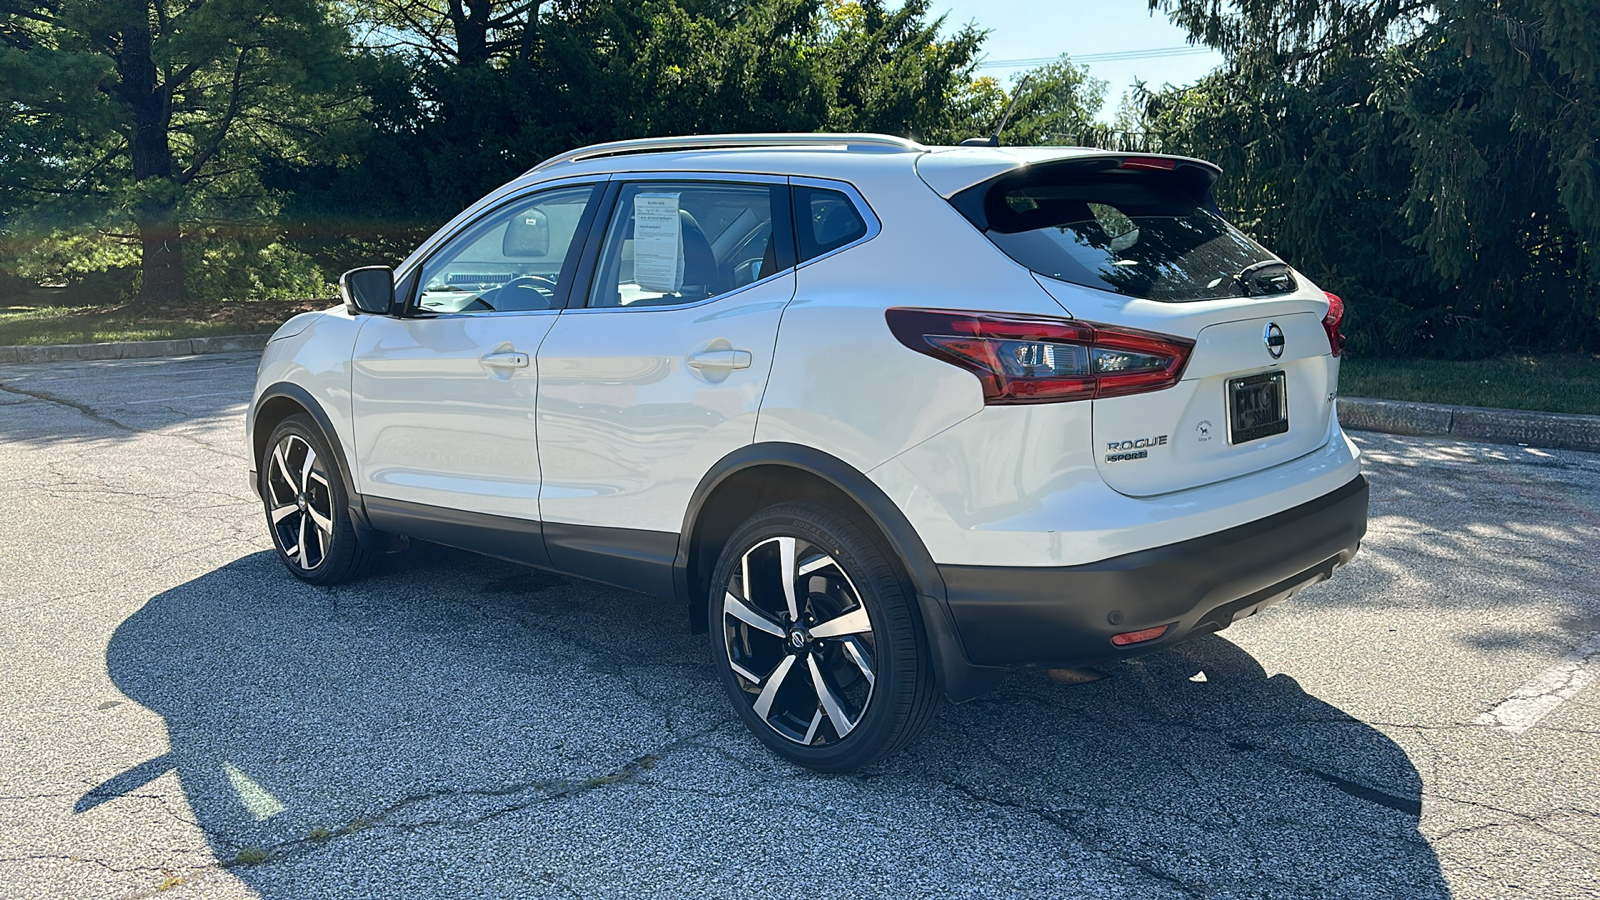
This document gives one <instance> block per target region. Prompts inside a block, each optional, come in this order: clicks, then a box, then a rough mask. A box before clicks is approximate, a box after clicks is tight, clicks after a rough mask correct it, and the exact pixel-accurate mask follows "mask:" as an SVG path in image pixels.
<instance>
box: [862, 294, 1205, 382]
mask: <svg viewBox="0 0 1600 900" xmlns="http://www.w3.org/2000/svg"><path fill="white" fill-rule="evenodd" d="M884 317H885V318H886V319H887V320H888V322H889V330H890V331H892V332H894V336H895V337H896V338H897V339H899V341H900V343H902V344H905V345H906V346H907V347H910V348H911V349H912V350H915V351H917V352H918V353H926V354H927V355H929V356H931V357H933V358H934V359H938V360H942V361H944V362H947V363H951V364H953V365H957V366H960V367H961V368H963V369H966V370H967V371H969V372H971V373H973V374H974V375H976V376H978V381H979V382H981V383H982V384H983V402H984V403H985V404H988V405H990V406H1003V405H1012V404H1018V403H1058V402H1062V401H1066V400H1090V399H1094V398H1097V397H1120V396H1123V395H1125V394H1141V393H1144V392H1146V391H1159V390H1161V389H1162V388H1169V387H1172V386H1173V385H1175V384H1177V383H1178V379H1179V378H1181V377H1182V376H1183V367H1184V366H1185V365H1186V364H1187V363H1188V362H1189V351H1191V350H1192V349H1194V341H1190V340H1185V339H1184V338H1180V337H1172V336H1170V335H1165V334H1156V333H1154V332H1150V331H1139V330H1136V329H1132V328H1114V327H1112V326H1109V325H1098V324H1095V323H1093V322H1080V321H1077V320H1075V319H1055V318H1047V317H1044V316H1023V315H1011V314H1006V313H980V312H961V311H957V310H948V309H904V308H896V309H890V310H887V311H886V312H885V313H884Z"/></svg>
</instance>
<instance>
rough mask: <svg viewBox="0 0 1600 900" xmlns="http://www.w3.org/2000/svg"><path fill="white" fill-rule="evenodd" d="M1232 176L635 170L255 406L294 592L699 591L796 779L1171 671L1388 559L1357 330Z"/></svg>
mask: <svg viewBox="0 0 1600 900" xmlns="http://www.w3.org/2000/svg"><path fill="white" fill-rule="evenodd" d="M1218 174H1219V170H1218V169H1217V168H1216V167H1215V166H1213V165H1211V164H1209V163H1206V162H1203V161H1201V160H1197V159H1189V158H1184V157H1179V156H1167V155H1150V154H1130V153H1123V152H1113V151H1108V150H1098V149H1085V148H1076V147H1037V148H1010V147H1004V148H1002V147H994V146H962V147H925V146H922V145H919V144H916V143H913V142H910V141H906V140H902V139H899V138H893V137H884V136H879V135H866V134H836V135H827V134H773V135H716V136H697V137H685V138H671V139H662V140H640V141H625V142H620V143H613V144H602V145H598V146H594V147H587V148H584V149H580V150H574V151H572V152H569V153H565V154H562V155H560V156H557V157H555V158H553V159H550V160H547V161H546V162H544V163H541V164H540V165H538V166H536V167H534V168H533V169H531V170H530V171H528V172H527V173H526V174H524V175H523V176H522V177H520V178H517V179H515V180H513V181H511V182H510V183H508V184H506V185H505V186H504V187H501V188H500V189H498V190H496V191H494V192H493V193H491V194H490V195H489V196H487V197H485V198H483V199H482V200H480V201H478V202H477V203H475V204H473V205H472V206H471V207H470V208H468V209H467V210H466V211H464V212H462V213H461V214H460V215H459V216H457V217H456V218H455V219H454V220H453V221H451V222H450V223H449V224H448V225H446V226H445V227H444V228H442V229H440V230H439V232H438V233H437V234H435V235H433V236H432V237H431V238H429V239H428V240H427V241H425V242H424V243H423V244H422V246H420V247H419V248H418V249H417V250H416V252H415V253H413V254H411V256H410V257H408V258H407V259H406V260H405V261H404V262H402V263H401V264H400V265H399V266H398V267H397V268H395V269H392V270H391V269H388V268H384V267H369V268H365V269H357V270H354V271H352V272H348V273H346V274H345V276H344V277H343V278H342V279H341V291H342V295H343V299H344V304H343V306H342V307H338V308H334V309H330V310H327V311H325V312H318V313H307V314H304V315H301V316H298V317H296V318H294V319H292V320H290V321H289V322H288V323H286V324H285V325H284V326H283V327H282V328H281V329H280V330H279V331H278V333H277V334H276V335H275V336H274V337H273V338H272V340H271V342H270V343H269V344H268V345H267V348H266V351H265V353H264V355H263V357H262V360H261V367H260V374H259V377H258V381H257V384H256V389H255V394H254V399H253V402H252V404H251V406H250V410H249V414H248V422H247V427H248V432H249V438H248V439H249V445H250V459H251V460H252V464H253V467H254V470H253V472H252V474H251V483H252V485H253V486H254V488H255V490H256V491H257V492H258V493H259V495H260V497H261V499H262V501H263V504H264V506H265V510H266V518H267V522H268V526H269V528H270V531H271V534H272V539H273V542H274V544H275V545H276V547H277V550H278V554H279V555H280V556H281V557H282V560H283V562H284V564H285V565H286V566H287V567H288V569H289V571H290V572H291V573H293V574H294V575H295V576H296V577H298V578H300V579H302V580H304V581H307V582H310V583H312V584H319V585H329V584H336V583H339V582H344V581H348V580H350V579H353V578H356V577H358V576H360V575H362V574H364V573H366V572H367V571H368V570H369V569H370V568H371V566H372V565H373V563H374V561H375V560H376V559H377V558H378V557H379V556H380V555H381V554H383V553H384V552H385V551H387V550H389V549H392V548H393V547H395V546H398V545H399V543H400V542H399V540H398V539H399V536H402V535H403V536H407V537H411V538H417V539H422V540H426V541H434V542H438V543H442V544H448V545H451V546H455V547H462V548H466V549H469V550H475V551H478V552H481V553H486V554H490V555H493V556H497V557H502V558H506V559H511V560H516V561H519V562H523V563H528V564H532V565H534V566H540V567H543V568H547V569H552V570H556V571H559V572H564V573H568V574H571V575H575V576H579V577H582V578H588V579H593V580H596V581H601V582H605V583H607V584H612V585H617V586H620V587H624V588H630V589H633V590H637V591H645V592H648V593H652V594H657V595H660V596H662V597H668V598H675V599H676V600H677V601H678V602H681V603H683V604H685V606H686V607H687V609H688V614H689V622H690V624H691V627H693V628H695V629H696V630H699V631H708V632H709V634H710V645H711V653H712V656H713V658H714V660H715V665H716V668H717V670H718V672H719V677H720V679H721V681H722V684H723V687H724V688H725V689H726V690H727V693H728V696H729V697H730V698H731V700H732V703H733V707H734V709H735V710H737V712H738V715H739V717H740V718H741V719H743V721H744V723H745V724H746V725H747V726H748V727H749V729H750V730H751V732H753V733H754V734H755V735H756V736H757V737H758V738H759V739H760V740H761V741H762V742H764V743H765V744H766V745H767V746H768V747H769V748H771V749H772V750H773V751H775V752H776V753H778V754H780V755H781V756H784V757H786V758H788V759H790V760H792V761H794V762H796V763H799V764H800V765H803V766H808V767H811V768H814V769H818V770H823V771H845V770H850V769H855V768H858V767H860V766H862V765H865V764H867V763H869V762H872V761H873V760H876V759H878V758H880V757H881V756H883V755H885V754H887V753H890V752H893V751H895V750H896V749H898V748H901V747H903V746H905V745H906V744H907V743H909V742H910V741H912V740H913V739H914V738H915V737H916V736H917V734H918V733H919V732H920V731H921V729H922V728H923V727H924V726H925V725H926V724H927V722H928V720H929V718H930V716H931V715H932V714H933V711H934V708H935V706H936V702H937V700H938V698H939V697H940V696H941V695H943V696H948V697H950V698H952V699H954V700H958V701H959V700H964V699H968V698H971V697H974V696H977V695H978V694H980V693H982V692H984V691H986V690H988V689H989V688H990V687H992V686H993V685H994V683H995V682H996V680H997V679H998V678H999V677H1000V676H1001V675H1002V674H1004V673H1005V672H1007V671H1008V670H1011V669H1014V668H1018V667H1074V666H1082V665H1088V664H1093V663H1102V662H1106V661H1110V660H1117V659H1123V658H1127V657H1130V656H1133V655H1136V654H1141V653H1148V652H1150V651H1153V650H1159V649H1162V648H1165V647H1169V646H1171V645H1172V644H1174V643H1176V642H1178V641H1182V640H1185V639H1186V638H1190V637H1193V636H1196V635H1200V634H1206V633H1209V632H1213V631H1217V630H1219V629H1222V628H1226V627H1227V626H1228V625H1229V624H1230V623H1232V622H1234V621H1237V620H1238V619H1240V618H1242V617H1245V616H1248V615H1251V614H1252V613H1254V612H1256V611H1258V610H1260V609H1262V608H1263V607H1266V606H1268V605H1269V604H1272V603H1276V602H1278V601H1281V600H1283V599H1285V598H1287V597H1289V596H1290V595H1292V594H1294V593H1295V592H1296V591H1298V590H1300V589H1301V588H1304V587H1306V586H1307V585H1310V584H1313V583H1316V582H1318V581H1321V580H1324V579H1326V578H1328V577H1329V576H1330V575H1331V574H1332V572H1333V570H1334V569H1335V568H1336V567H1338V566H1340V565H1342V564H1344V563H1346V562H1348V561H1349V560H1350V559H1351V557H1352V556H1353V555H1354V554H1355V552H1356V549H1357V547H1358V546H1359V544H1360V541H1361V538H1362V536H1363V534H1364V532H1365V530H1366V516H1367V484H1366V481H1365V480H1364V479H1363V477H1362V475H1361V472H1360V463H1359V462H1358V459H1357V451H1356V448H1355V447H1354V446H1353V445H1352V444H1351V443H1350V441H1349V440H1347V439H1346V437H1345V435H1344V433H1343V432H1342V431H1341V430H1340V428H1339V423H1338V420H1337V419H1336V417H1335V414H1334V401H1335V397H1336V396H1337V389H1338V372H1339V355H1340V350H1341V348H1342V343H1343V338H1342V337H1341V335H1340V331H1339V326H1340V321H1341V319H1342V317H1343V314H1344V308H1343V304H1342V303H1341V302H1340V300H1339V298H1337V297H1335V296H1333V295H1331V294H1327V293H1324V292H1323V291H1321V290H1319V289H1318V288H1317V287H1316V286H1315V285H1313V284H1312V283H1311V282H1310V281H1309V280H1308V279H1307V278H1306V277H1305V276H1304V275H1302V274H1300V273H1299V272H1296V271H1294V270H1293V269H1292V268H1291V267H1290V266H1288V265H1287V264H1285V263H1284V262H1283V261H1281V260H1279V259H1278V258H1277V257H1275V256H1273V255H1272V253H1270V252H1268V251H1267V250H1265V249H1263V248H1262V247H1261V246H1260V245H1258V244H1257V243H1256V242H1255V241H1253V240H1251V239H1250V238H1249V237H1248V236H1246V235H1245V234H1244V233H1242V232H1241V231H1239V230H1238V229H1237V228H1235V227H1233V226H1232V225H1230V224H1229V223H1228V222H1227V221H1225V220H1224V219H1223V218H1222V216H1221V215H1219V213H1218V211H1217V207H1216V205H1215V203H1214V202H1213V201H1212V198H1211V185H1212V183H1213V182H1214V181H1215V180H1216V178H1217V176H1218Z"/></svg>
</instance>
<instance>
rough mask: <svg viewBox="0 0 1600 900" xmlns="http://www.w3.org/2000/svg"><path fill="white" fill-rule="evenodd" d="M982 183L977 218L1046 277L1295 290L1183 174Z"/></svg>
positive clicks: (1178, 294) (1179, 292) (1168, 297)
mask: <svg viewBox="0 0 1600 900" xmlns="http://www.w3.org/2000/svg"><path fill="white" fill-rule="evenodd" d="M980 189H981V190H983V191H984V192H985V196H984V197H983V201H982V210H983V216H982V218H983V219H984V221H982V222H978V223H975V224H979V227H981V228H983V229H984V233H985V234H986V235H987V236H988V238H989V239H990V240H991V241H993V242H994V244H995V246H997V247H999V248H1000V249H1001V250H1003V251H1005V253H1006V255H1008V256H1010V257H1011V258H1012V259H1014V260H1016V261H1017V262H1019V263H1021V264H1023V265H1024V266H1027V267H1028V268H1029V269H1031V270H1033V271H1035V272H1038V273H1039V274H1040V275H1046V276H1049V277H1050V278H1057V279H1060V280H1062V281H1069V282H1072V283H1073V284H1081V285H1083V286H1085V287H1091V288H1097V289H1099V290H1105V291H1114V292H1116V293H1118V294H1125V295H1128V296H1131V297H1141V298H1144V299H1147V300H1162V301H1167V302H1175V301H1189V300H1213V299H1217V298H1220V297H1238V296H1241V295H1245V294H1263V293H1282V292H1285V291H1290V290H1293V289H1294V287H1295V284H1294V280H1293V277H1292V276H1291V275H1290V274H1289V271H1288V267H1287V266H1285V265H1283V264H1282V262H1281V261H1280V260H1279V259H1278V258H1277V257H1275V256H1273V255H1272V254H1271V253H1268V252H1267V251H1266V250H1265V249H1263V248H1262V247H1261V245H1259V244H1257V243H1256V242H1255V241H1253V240H1251V239H1250V238H1249V237H1248V236H1247V235H1245V234H1244V232H1242V231H1240V230H1239V229H1237V228H1235V227H1233V226H1232V225H1230V224H1228V222H1227V221H1226V220H1224V219H1223V218H1222V217H1221V216H1220V215H1218V214H1217V213H1216V212H1214V211H1213V210H1211V209H1210V208H1209V206H1210V203H1209V201H1208V200H1207V199H1206V193H1205V191H1204V189H1203V188H1202V189H1198V190H1197V189H1196V188H1195V185H1194V183H1193V179H1188V180H1187V181H1186V180H1185V179H1183V178H1182V173H1168V172H1148V173H1147V172H1134V171H1124V170H1111V171H1100V172H1092V173H1081V172H1073V171H1070V170H1069V171H1066V172H1062V171H1055V172H1051V171H1048V170H1046V171H1043V172H1040V173H1038V175H1036V176H1031V177H1030V176H1023V177H1015V176H1012V177H1006V178H1003V179H1001V180H999V181H997V182H995V183H993V184H991V185H988V186H983V187H981V188H980ZM961 205H962V204H961V203H959V202H958V203H957V206H958V208H959V207H960V206H961ZM969 217H970V216H969ZM1247 282H1248V284H1247Z"/></svg>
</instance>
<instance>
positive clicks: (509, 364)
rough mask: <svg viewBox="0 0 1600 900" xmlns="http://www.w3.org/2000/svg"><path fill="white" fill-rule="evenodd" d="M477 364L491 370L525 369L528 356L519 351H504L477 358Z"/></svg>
mask: <svg viewBox="0 0 1600 900" xmlns="http://www.w3.org/2000/svg"><path fill="white" fill-rule="evenodd" d="M478 362H480V363H483V364H484V365H485V366H487V367H489V368H491V369H526V368H527V367H528V354H526V353H523V352H522V351H520V350H506V351H501V352H499V353H490V354H488V355H486V356H480V357H478Z"/></svg>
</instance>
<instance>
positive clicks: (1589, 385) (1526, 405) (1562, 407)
mask: <svg viewBox="0 0 1600 900" xmlns="http://www.w3.org/2000/svg"><path fill="white" fill-rule="evenodd" d="M1339 393H1340V394H1342V395H1344V396H1346V397H1373V398H1378V399H1383V400H1413V401H1417V402H1421V403H1445V404H1451V405H1454V406H1489V407H1498V408H1502V409H1531V410H1538V411H1541V412H1557V413H1579V414H1585V415H1600V354H1584V353H1551V354H1540V355H1533V356H1524V355H1507V356H1500V357H1496V358H1494V359H1483V360H1474V361H1471V362H1449V361H1445V360H1435V359H1393V360H1390V359H1385V360H1376V359H1359V358H1355V359H1346V360H1345V361H1344V364H1343V365H1342V366H1341V367H1340V370H1339Z"/></svg>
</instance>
